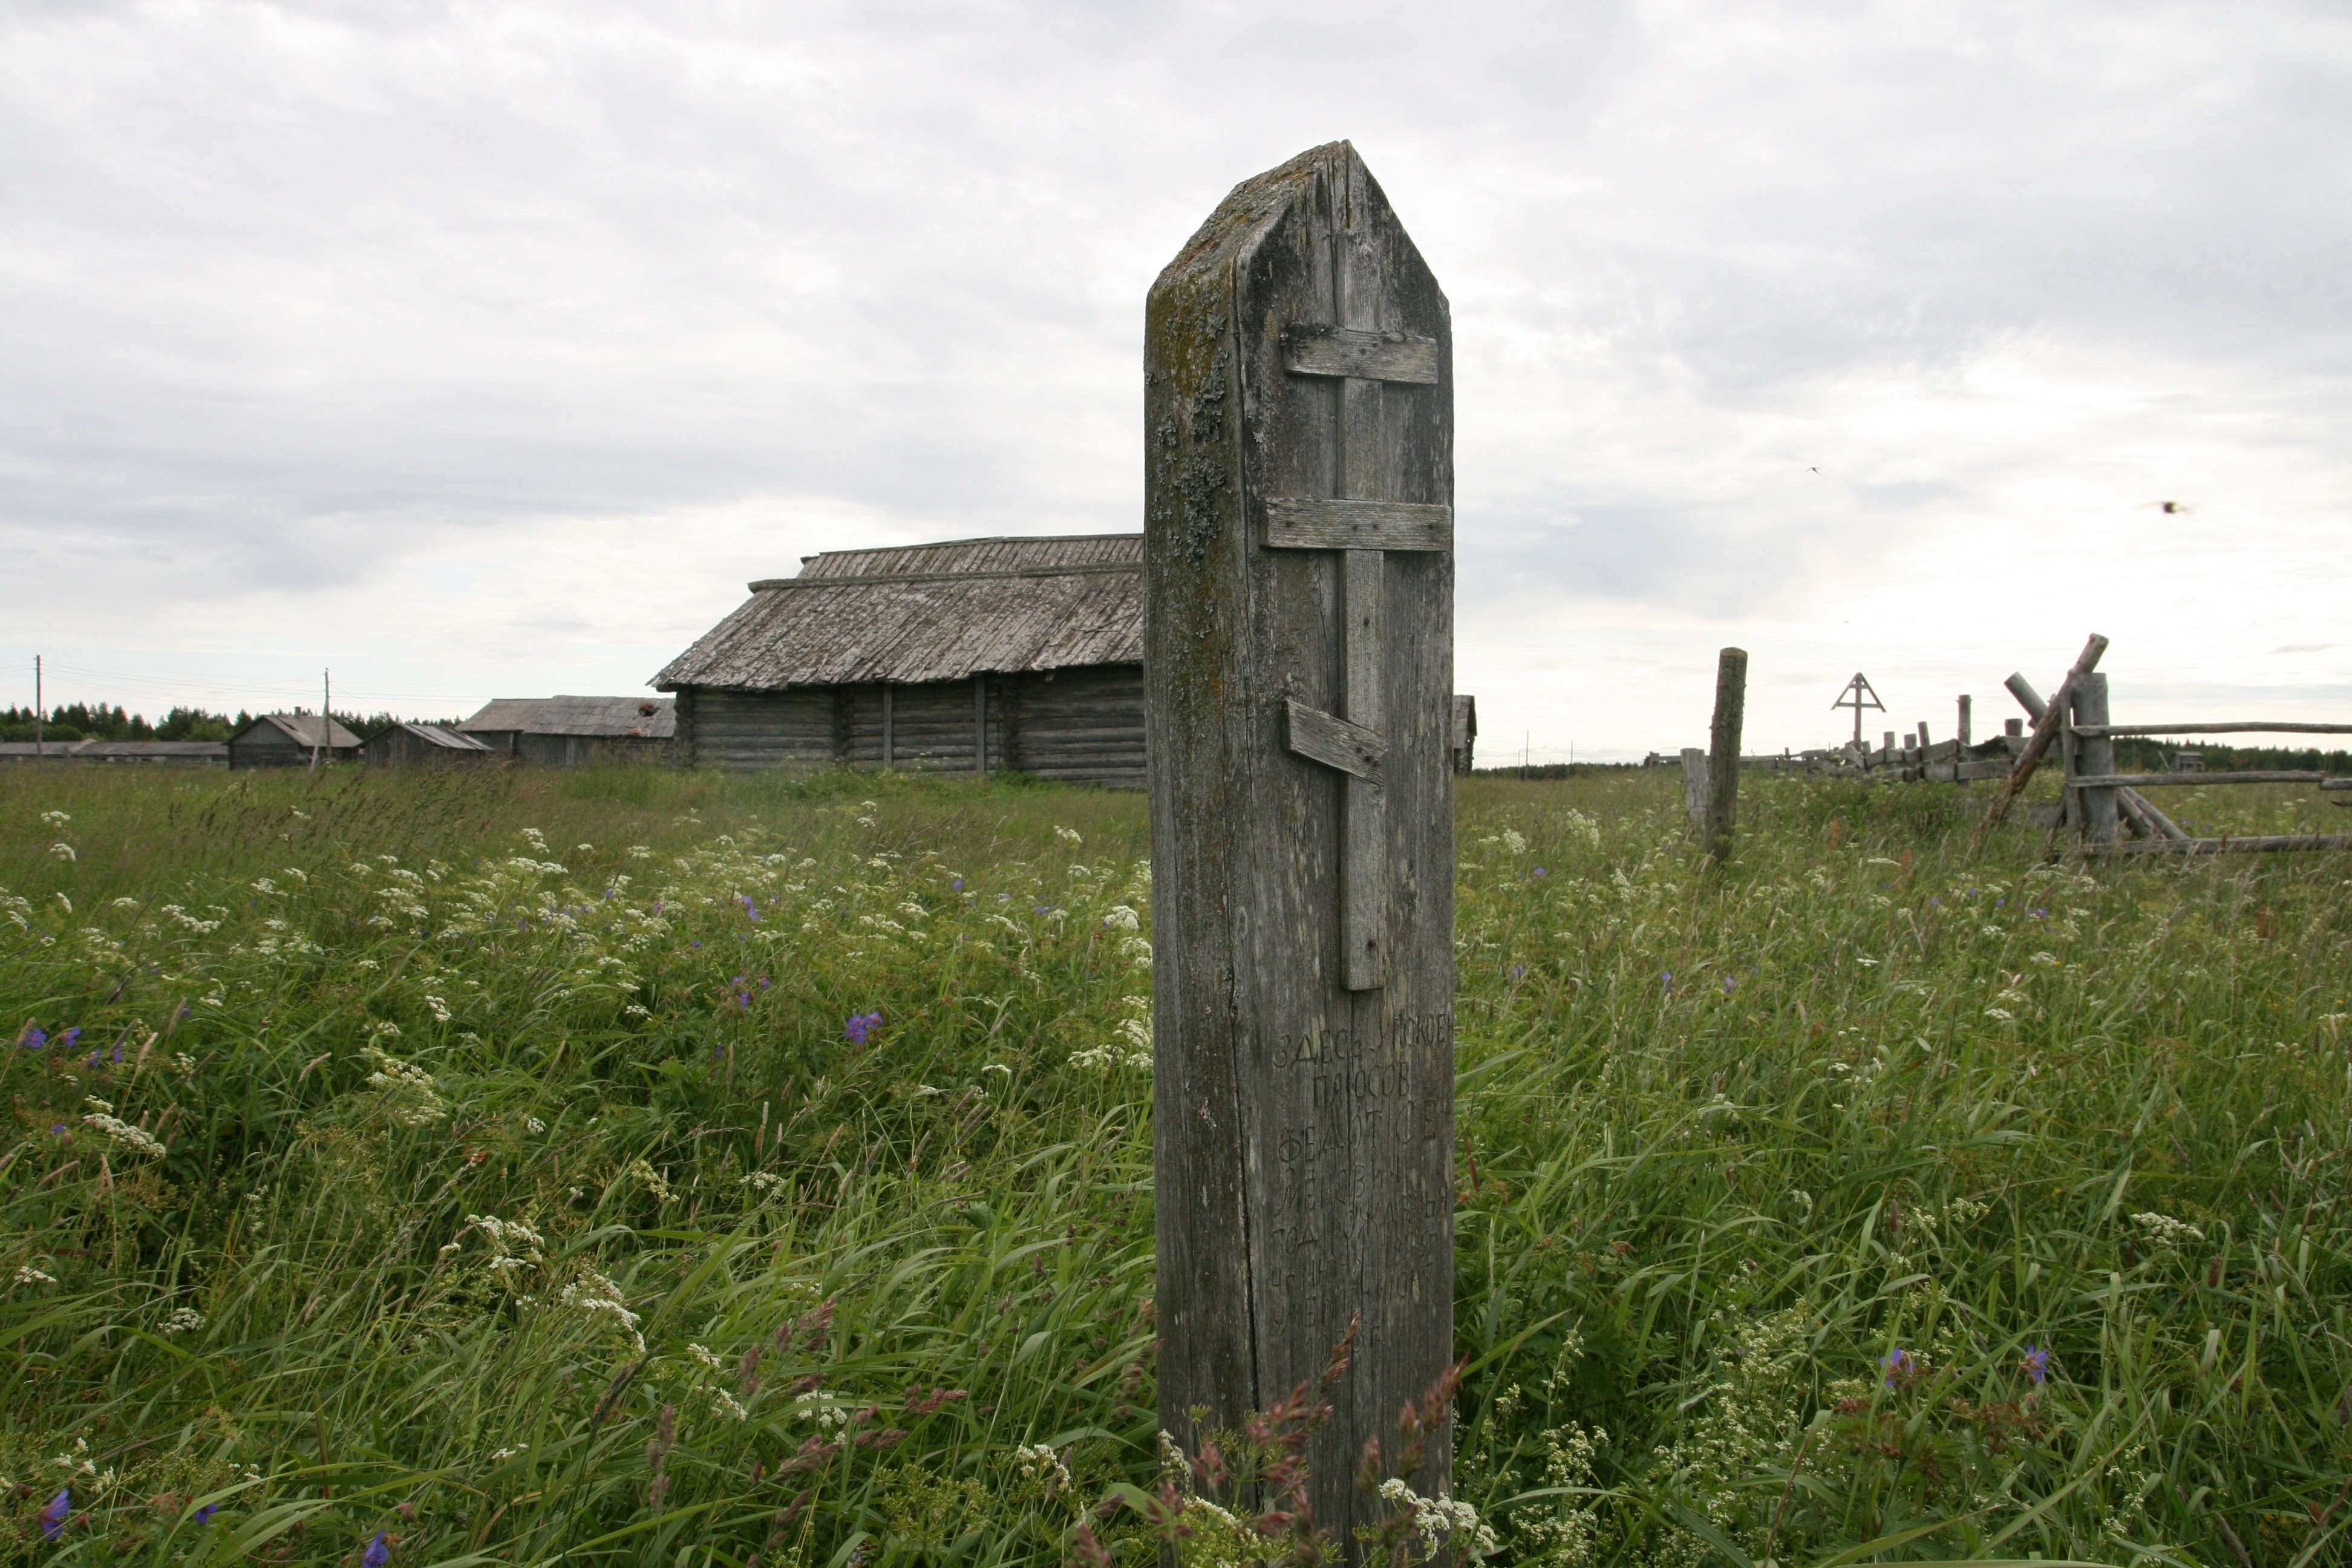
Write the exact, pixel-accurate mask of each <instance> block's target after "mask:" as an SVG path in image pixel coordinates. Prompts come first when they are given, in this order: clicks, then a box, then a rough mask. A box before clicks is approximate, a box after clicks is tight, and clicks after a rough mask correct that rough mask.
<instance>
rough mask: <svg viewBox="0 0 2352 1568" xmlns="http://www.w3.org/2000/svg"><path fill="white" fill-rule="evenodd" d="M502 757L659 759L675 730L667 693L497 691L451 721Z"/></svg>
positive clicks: (550, 763) (553, 763) (545, 763)
mask: <svg viewBox="0 0 2352 1568" xmlns="http://www.w3.org/2000/svg"><path fill="white" fill-rule="evenodd" d="M457 729H458V731H459V732H461V733H463V734H466V735H469V736H471V737H472V738H473V739H475V740H477V741H478V742H481V743H482V744H483V745H485V746H487V747H488V748H489V749H490V750H491V751H492V752H496V753H498V754H499V756H503V757H512V758H514V759H515V760H516V761H518V762H525V763H537V764H539V765H541V766H542V767H552V768H577V767H583V766H586V765H587V764H589V763H625V762H665V761H667V760H669V759H670V756H671V753H672V751H673V746H672V742H673V741H674V740H675V738H676V736H677V701H676V700H674V699H672V698H667V697H500V698H499V699H497V700H494V701H491V702H489V703H487V704H485V705H484V707H483V709H482V710H481V711H480V712H478V713H477V714H475V715H474V716H473V717H472V718H470V719H468V720H467V721H465V722H464V723H462V724H460V725H458V726H457Z"/></svg>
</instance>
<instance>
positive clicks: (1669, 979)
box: [1658, 969, 1675, 991]
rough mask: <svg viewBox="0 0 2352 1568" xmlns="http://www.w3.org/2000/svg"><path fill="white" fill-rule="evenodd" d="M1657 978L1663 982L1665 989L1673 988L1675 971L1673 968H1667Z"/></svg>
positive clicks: (1670, 989)
mask: <svg viewBox="0 0 2352 1568" xmlns="http://www.w3.org/2000/svg"><path fill="white" fill-rule="evenodd" d="M1658 978H1659V979H1660V980H1661V981H1662V982H1663V983H1664V985H1665V987H1666V989H1667V990H1669V991H1672V990H1673V989H1674V988H1675V972H1674V971H1673V970H1671V969H1669V970H1667V971H1666V972H1665V973H1664V974H1662V975H1660V976H1659V977H1658Z"/></svg>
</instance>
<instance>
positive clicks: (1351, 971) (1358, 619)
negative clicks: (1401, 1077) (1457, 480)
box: [1292, 550, 1451, 991]
mask: <svg viewBox="0 0 2352 1568" xmlns="http://www.w3.org/2000/svg"><path fill="white" fill-rule="evenodd" d="M1343 559H1344V561H1345V566H1344V567H1343V574H1344V575H1343V577H1342V586H1341V596H1340V610H1341V613H1342V614H1343V615H1344V616H1346V617H1347V626H1346V627H1345V629H1344V631H1343V633H1342V637H1343V640H1344V641H1345V643H1346V648H1345V654H1344V657H1345V658H1346V660H1347V700H1348V721H1349V724H1350V725H1352V726H1354V728H1355V729H1356V730H1357V731H1359V732H1360V733H1361V734H1364V735H1368V736H1371V737H1373V738H1375V739H1376V740H1377V739H1378V737H1379V736H1380V735H1381V732H1382V731H1385V730H1386V729H1387V727H1388V705H1387V702H1386V701H1385V691H1384V687H1385V685H1386V682H1387V672H1386V670H1385V669H1384V668H1382V665H1383V659H1382V653H1383V650H1384V649H1385V647H1386V646H1387V642H1388V631H1387V625H1388V623H1387V605H1386V594H1385V593H1384V591H1383V589H1384V581H1383V579H1384V576H1385V572H1384V566H1385V562H1384V559H1383V557H1382V556H1381V552H1379V551H1377V550H1350V551H1349V552H1347V554H1346V556H1345V557H1343ZM1292 733H1294V734H1296V733H1297V720H1296V718H1295V717H1294V719H1293V721H1292ZM1448 733H1449V738H1450V735H1451V713H1450V711H1449V714H1448ZM1380 745H1381V752H1382V754H1383V755H1385V754H1386V752H1387V742H1385V741H1381V742H1380ZM1346 771H1347V772H1348V773H1349V778H1348V782H1347V783H1346V784H1343V785H1341V786H1340V787H1341V789H1342V790H1344V791H1345V792H1346V795H1347V801H1346V805H1345V810H1346V811H1347V814H1348V827H1347V832H1348V837H1347V842H1346V843H1344V844H1343V845H1341V846H1340V853H1339V896H1340V898H1341V899H1342V900H1344V903H1343V905H1342V908H1341V910H1340V921H1339V941H1340V949H1339V952H1340V962H1339V966H1340V969H1341V971H1342V972H1343V973H1342V976H1341V980H1340V984H1343V985H1345V986H1346V987H1347V988H1348V989H1349V990H1350V991H1373V990H1378V989H1379V988H1380V986H1381V984H1383V983H1384V982H1385V980H1386V979H1387V975H1388V907H1389V896H1388V887H1389V857H1388V795H1387V792H1386V791H1385V790H1384V789H1383V788H1382V787H1381V781H1380V778H1379V776H1378V774H1377V773H1372V774H1366V773H1360V772H1357V771H1356V770H1354V769H1348V770H1346Z"/></svg>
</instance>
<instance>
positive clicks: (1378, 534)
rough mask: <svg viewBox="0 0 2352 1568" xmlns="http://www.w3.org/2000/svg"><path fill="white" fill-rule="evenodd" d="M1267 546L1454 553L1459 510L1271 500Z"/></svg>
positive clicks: (1370, 502)
mask: <svg viewBox="0 0 2352 1568" xmlns="http://www.w3.org/2000/svg"><path fill="white" fill-rule="evenodd" d="M1265 542H1266V544H1267V545H1268V546H1269V547H1270V548H1272V549H1276V550H1451V549H1453V548H1454V509H1453V508H1452V507H1450V506H1424V505H1421V504H1419V503H1417V502H1412V501H1397V500H1316V499H1314V498H1312V497H1305V496H1270V497H1268V498H1267V499H1266V503H1265Z"/></svg>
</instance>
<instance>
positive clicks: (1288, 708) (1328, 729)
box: [1283, 697, 1389, 784]
mask: <svg viewBox="0 0 2352 1568" xmlns="http://www.w3.org/2000/svg"><path fill="white" fill-rule="evenodd" d="M1283 717H1284V721H1285V723H1286V725H1287V729H1286V731H1285V732H1284V734H1283V744H1285V745H1286V746H1288V747H1289V748H1290V749H1291V750H1292V751H1294V752H1297V753H1298V754H1299V755H1300V756H1302V757H1305V758H1306V759H1307V761H1308V762H1310V763H1322V764H1323V765H1324V766H1325V767H1327V768H1337V769H1339V771H1340V772H1341V773H1346V774H1348V775H1349V777H1350V778H1360V779H1366V780H1369V781H1370V782H1371V783H1373V784H1378V783H1380V782H1381V763H1383V762H1384V761H1386V760H1387V758H1388V750H1389V747H1388V742H1386V741H1383V740H1381V738H1380V737H1379V736H1378V735H1375V734H1373V733H1372V732H1371V731H1370V730H1366V729H1363V728H1361V727H1360V726H1358V725H1354V724H1350V723H1349V722H1348V721H1346V720H1345V719H1341V718H1338V717H1336V716H1335V715H1332V714H1329V713H1326V712H1324V711H1323V710H1321V709H1319V708H1309V707H1308V706H1307V704H1306V703H1304V702H1301V701H1299V700H1297V698H1295V697H1293V698H1287V699H1286V700H1284V702H1283Z"/></svg>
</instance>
